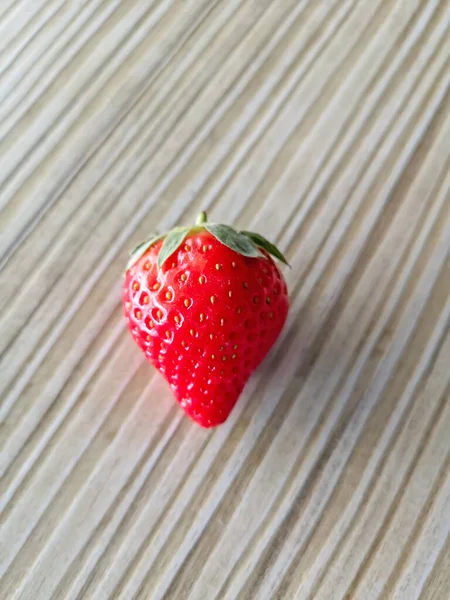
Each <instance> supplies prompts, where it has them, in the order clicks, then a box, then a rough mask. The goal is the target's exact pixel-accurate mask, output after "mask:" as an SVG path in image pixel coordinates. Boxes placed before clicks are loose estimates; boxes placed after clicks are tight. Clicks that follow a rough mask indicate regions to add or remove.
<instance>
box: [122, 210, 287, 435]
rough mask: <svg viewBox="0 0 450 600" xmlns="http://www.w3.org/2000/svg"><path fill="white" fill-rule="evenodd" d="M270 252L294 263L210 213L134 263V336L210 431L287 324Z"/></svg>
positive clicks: (126, 302)
mask: <svg viewBox="0 0 450 600" xmlns="http://www.w3.org/2000/svg"><path fill="white" fill-rule="evenodd" d="M270 254H272V255H274V256H275V257H277V258H278V259H280V260H282V261H283V262H286V261H285V259H284V257H283V255H282V254H281V253H280V252H279V250H277V248H276V247H275V246H273V245H272V244H271V243H270V242H268V241H267V240H266V239H265V238H263V237H262V236H260V235H258V234H253V233H249V232H237V231H235V230H233V229H232V228H231V227H228V226H226V225H215V224H212V223H207V222H206V215H205V213H202V214H201V215H200V217H199V219H198V220H197V224H196V225H195V226H194V227H192V228H176V229H174V230H173V231H172V232H170V233H168V234H167V235H165V236H159V237H158V236H157V237H154V238H152V239H151V240H149V241H148V242H144V243H143V244H140V245H139V246H138V247H137V248H136V250H135V251H134V253H133V255H132V258H131V260H130V263H129V265H128V270H127V272H126V275H125V284H124V288H123V306H124V310H125V316H126V318H127V321H128V326H129V328H130V331H131V333H132V335H133V337H134V339H135V341H136V343H137V344H138V345H139V346H140V348H141V349H142V350H143V352H144V353H145V355H146V357H147V358H148V359H149V360H150V362H151V363H153V365H154V366H155V367H156V368H157V369H158V370H159V371H160V372H161V373H162V374H163V375H164V376H165V378H166V379H167V381H168V382H169V384H170V387H171V388H172V390H173V392H174V394H175V396H176V398H177V400H178V402H179V403H180V405H181V406H182V407H183V409H184V410H185V411H186V413H187V414H188V415H189V416H190V417H192V419H194V421H197V423H199V424H200V425H202V426H203V427H214V426H215V425H219V424H220V423H222V422H223V421H225V419H226V418H227V417H228V415H229V414H230V412H231V410H232V408H233V406H234V405H235V404H236V401H237V399H238V398H239V395H240V393H241V392H242V390H243V388H244V386H245V384H246V382H247V380H248V378H249V376H250V374H251V373H252V372H253V371H254V369H255V368H256V367H257V366H258V365H259V363H260V362H261V361H262V359H263V358H264V357H265V355H266V354H267V352H268V351H269V350H270V348H271V347H272V345H273V344H274V342H275V340H276V339H277V337H278V335H279V334H280V332H281V330H282V328H283V325H284V322H285V321H286V317H287V313H288V308H289V303H288V296H287V289H286V284H285V282H284V279H283V277H282V275H281V273H280V271H279V270H278V268H277V266H276V265H275V263H274V261H273V260H272V258H271V256H270Z"/></svg>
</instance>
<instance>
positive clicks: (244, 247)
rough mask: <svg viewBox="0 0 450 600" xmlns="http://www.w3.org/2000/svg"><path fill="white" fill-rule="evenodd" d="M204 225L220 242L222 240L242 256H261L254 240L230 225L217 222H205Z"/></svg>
mask: <svg viewBox="0 0 450 600" xmlns="http://www.w3.org/2000/svg"><path fill="white" fill-rule="evenodd" d="M204 227H205V229H206V230H207V231H209V233H210V234H211V235H213V236H214V237H215V238H216V239H217V240H219V242H222V244H224V245H225V246H228V248H231V250H234V251H235V252H237V253H238V254H242V256H249V257H250V258H257V257H258V256H261V254H260V252H259V250H258V248H257V247H256V246H255V244H254V243H253V241H252V240H251V239H249V238H248V237H246V236H245V235H243V234H242V233H239V232H238V231H235V230H234V229H233V228H232V227H229V226H228V225H216V224H215V223H205V224H204Z"/></svg>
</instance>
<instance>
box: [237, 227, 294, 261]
mask: <svg viewBox="0 0 450 600" xmlns="http://www.w3.org/2000/svg"><path fill="white" fill-rule="evenodd" d="M241 233H243V234H244V235H246V236H247V237H249V238H250V239H251V240H253V241H254V242H255V244H256V245H257V246H260V247H261V248H264V250H266V251H267V252H268V253H269V254H271V255H272V256H275V258H278V260H281V262H283V263H284V264H285V265H287V266H288V267H290V266H291V265H290V264H289V263H288V261H287V260H286V259H285V257H284V256H283V254H282V253H281V252H280V251H279V250H278V248H277V247H276V246H275V245H274V244H272V242H269V240H266V238H265V237H263V236H262V235H260V234H259V233H252V232H251V231H242V232H241Z"/></svg>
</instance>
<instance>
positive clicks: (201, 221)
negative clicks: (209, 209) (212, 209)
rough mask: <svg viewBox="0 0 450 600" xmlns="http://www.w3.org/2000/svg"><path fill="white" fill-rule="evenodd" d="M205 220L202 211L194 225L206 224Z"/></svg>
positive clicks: (205, 217) (206, 218)
mask: <svg viewBox="0 0 450 600" xmlns="http://www.w3.org/2000/svg"><path fill="white" fill-rule="evenodd" d="M207 220H208V217H207V216H206V212H205V211H203V212H201V213H200V214H199V215H198V217H197V220H196V221H195V224H196V225H203V224H204V223H206V221H207Z"/></svg>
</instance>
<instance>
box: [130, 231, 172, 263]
mask: <svg viewBox="0 0 450 600" xmlns="http://www.w3.org/2000/svg"><path fill="white" fill-rule="evenodd" d="M164 236H165V234H163V235H156V234H153V236H152V237H150V238H149V239H148V240H147V241H145V242H141V243H140V244H139V245H138V246H136V248H135V249H134V250H133V252H132V253H131V255H130V260H129V261H128V264H127V268H126V271H128V270H129V269H131V267H132V266H133V265H134V264H135V263H136V262H137V261H138V260H139V259H140V258H141V256H143V255H144V254H145V253H146V252H147V250H148V249H149V248H150V247H151V246H153V244H156V242H159V240H161V239H162V238H163V237H164Z"/></svg>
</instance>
